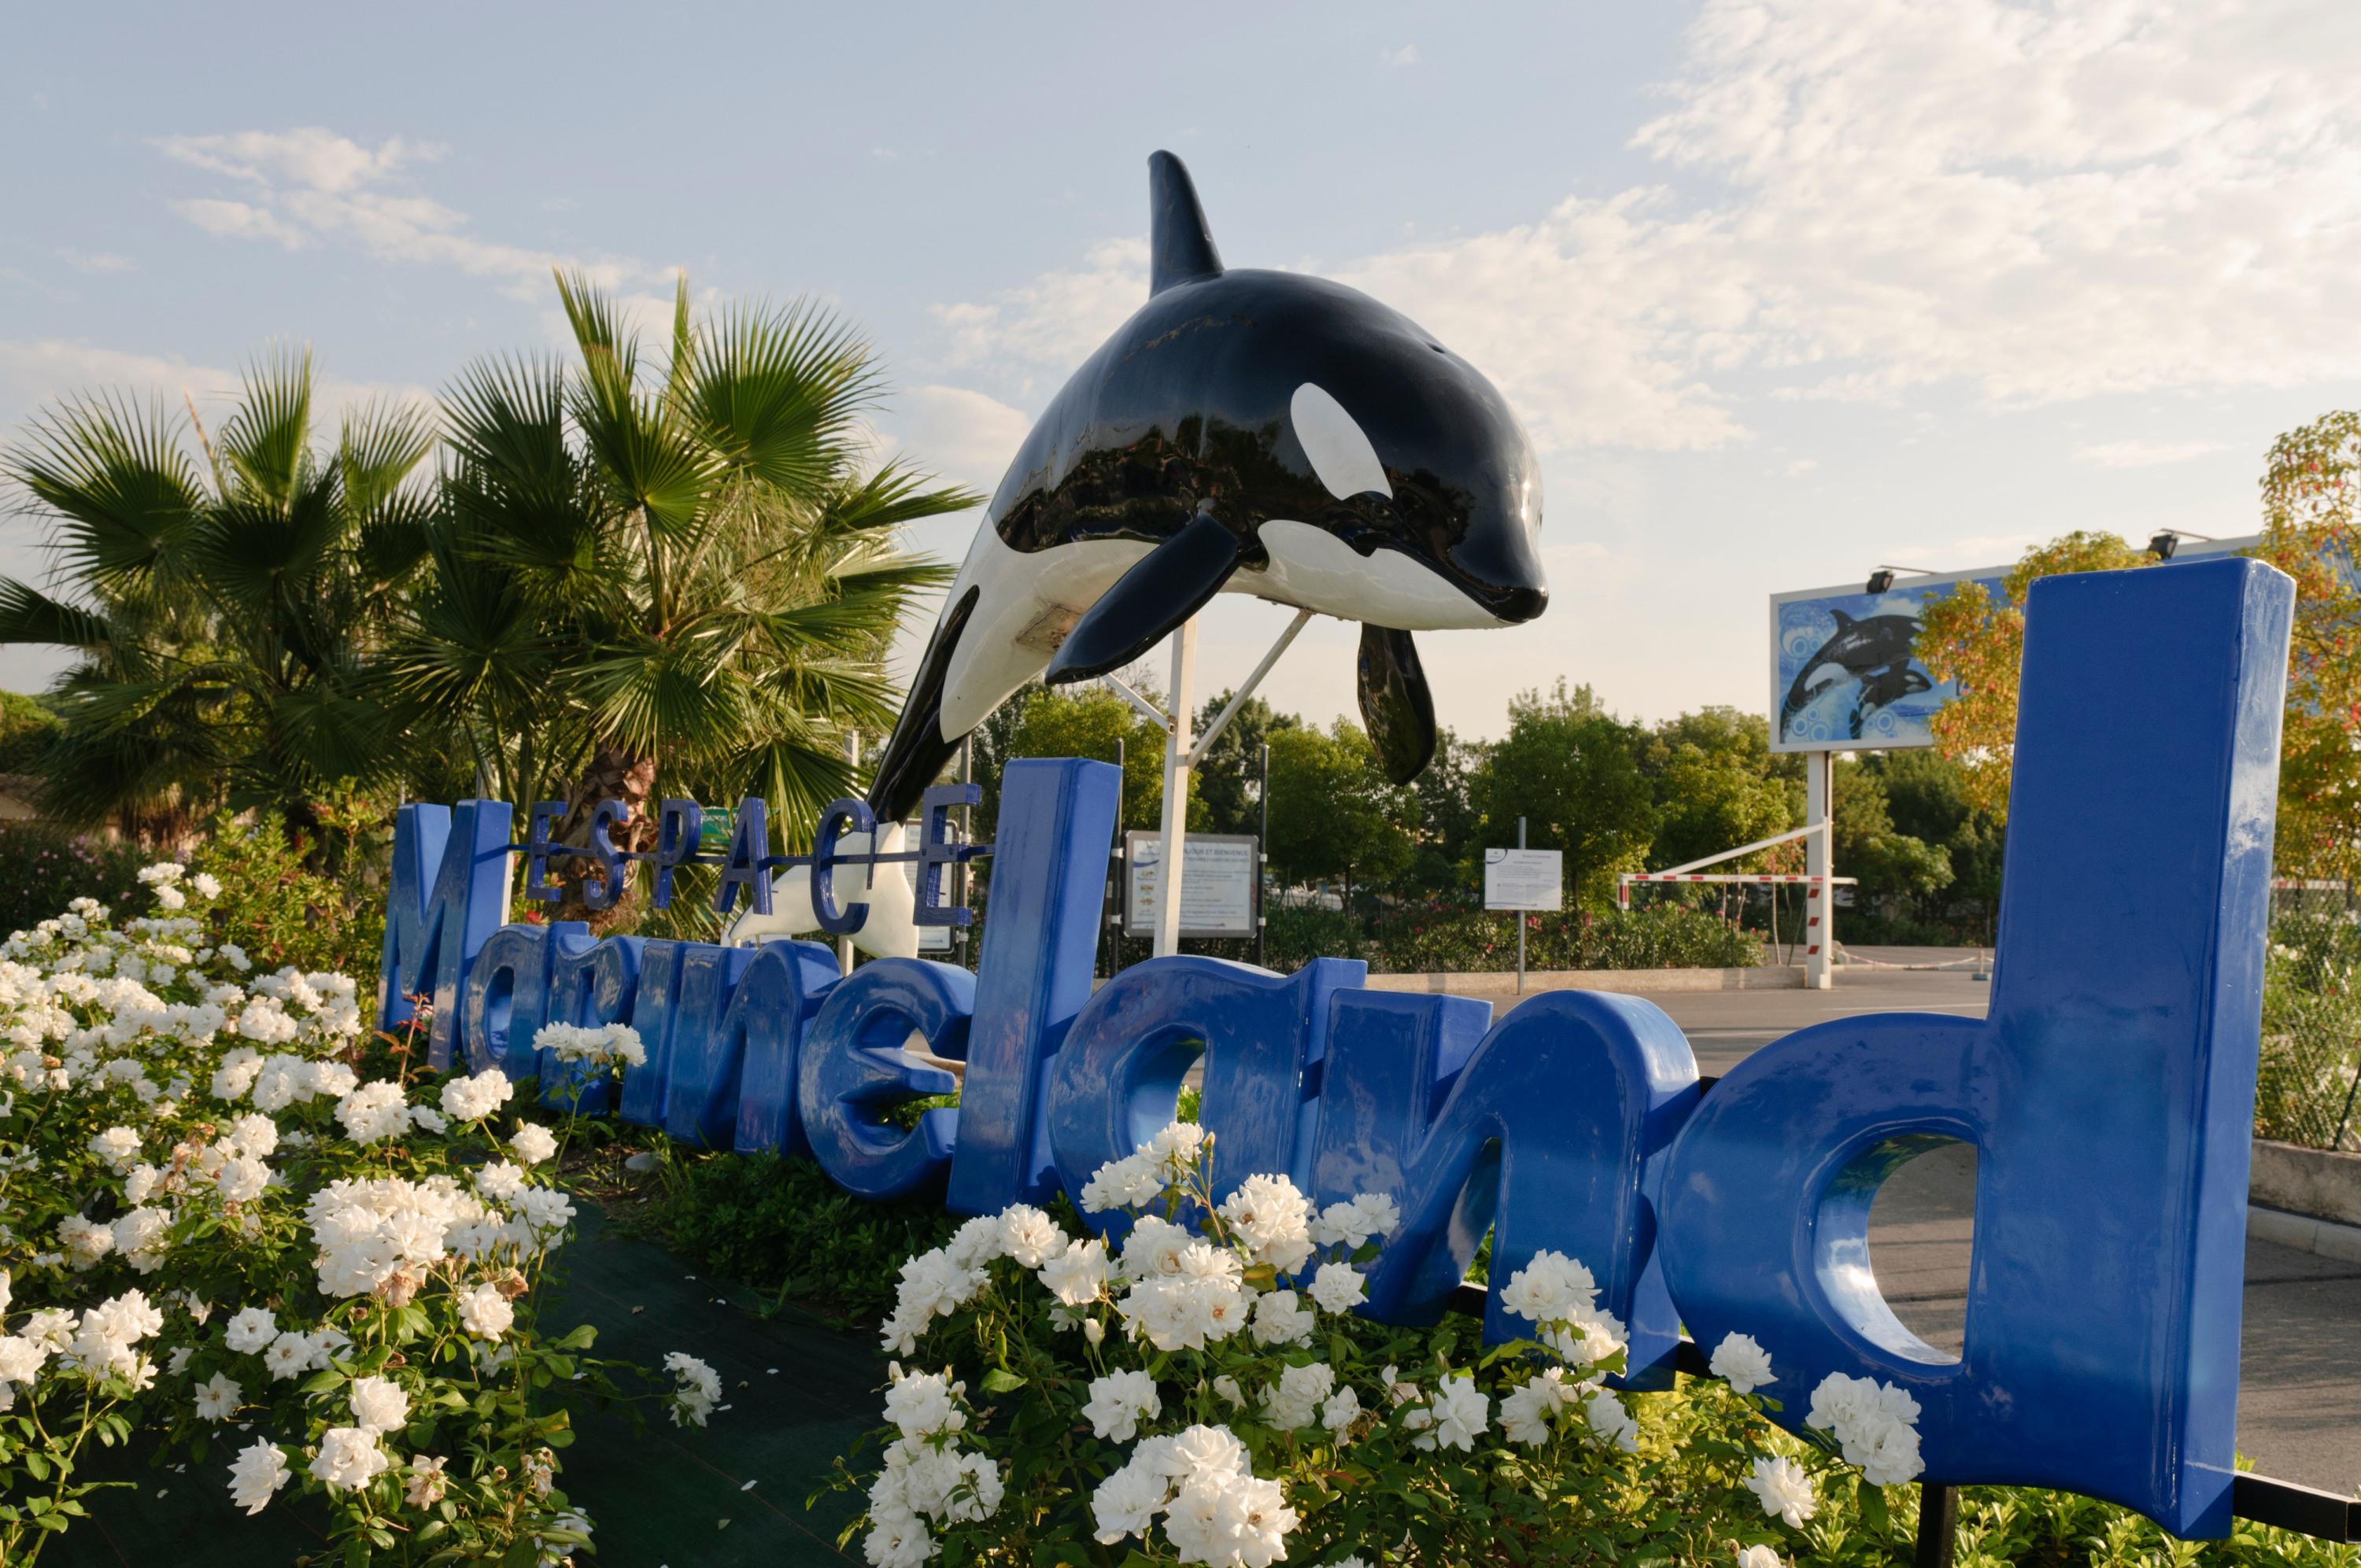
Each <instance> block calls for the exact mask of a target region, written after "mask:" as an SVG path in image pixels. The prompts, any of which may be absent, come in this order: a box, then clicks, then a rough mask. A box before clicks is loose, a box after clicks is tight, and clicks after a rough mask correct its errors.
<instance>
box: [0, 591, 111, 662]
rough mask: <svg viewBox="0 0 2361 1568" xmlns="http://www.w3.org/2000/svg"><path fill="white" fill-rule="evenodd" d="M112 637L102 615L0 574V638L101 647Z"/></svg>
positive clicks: (72, 646)
mask: <svg viewBox="0 0 2361 1568" xmlns="http://www.w3.org/2000/svg"><path fill="white" fill-rule="evenodd" d="M113 641H115V629H114V628H113V627H111V626H109V625H108V624H107V621H106V618H105V617H104V616H102V615H97V614H94V613H93V612H92V611H90V610H87V609H82V608H81V607H80V606H78V605H71V604H67V603H64V602H63V601H61V600H59V599H53V598H49V595H47V594H45V593H43V592H41V591H40V590H39V589H38V588H36V587H31V586H30V585H28V584H26V583H20V582H18V581H17V580H16V578H14V577H0V642H47V643H51V644H55V645H57V646H59V647H64V648H104V647H106V646H108V645H109V644H110V643H112V642H113Z"/></svg>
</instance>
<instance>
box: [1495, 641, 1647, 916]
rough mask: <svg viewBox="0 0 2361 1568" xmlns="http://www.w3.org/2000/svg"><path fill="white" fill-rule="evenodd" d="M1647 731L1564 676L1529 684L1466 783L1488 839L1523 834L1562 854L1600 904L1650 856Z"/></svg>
mask: <svg viewBox="0 0 2361 1568" xmlns="http://www.w3.org/2000/svg"><path fill="white" fill-rule="evenodd" d="M1646 740H1647V737H1646V732H1645V731H1643V730H1642V729H1640V727H1639V726H1637V725H1635V724H1628V723H1625V722H1624V721H1623V720H1621V719H1619V718H1616V717H1615V716H1614V715H1612V714H1610V713H1609V712H1608V711H1607V709H1606V708H1605V707H1603V706H1602V705H1601V704H1600V703H1599V701H1598V696H1597V695H1596V694H1594V693H1593V692H1592V691H1591V689H1590V688H1589V687H1588V686H1587V685H1583V686H1576V687H1574V688H1573V689H1571V690H1569V689H1568V688H1567V686H1566V684H1565V681H1564V680H1563V679H1561V680H1560V681H1559V682H1558V683H1557V685H1556V688H1555V689H1554V691H1553V692H1552V693H1551V694H1550V695H1549V696H1543V695H1542V694H1541V693H1539V692H1536V691H1528V692H1525V693H1523V694H1521V696H1517V697H1515V698H1513V699H1512V700H1511V701H1510V704H1509V733H1508V735H1507V736H1506V737H1505V738H1503V739H1502V740H1500V741H1499V744H1497V745H1495V746H1494V747H1492V749H1491V751H1490V752H1489V754H1488V755H1487V756H1486V758H1485V759H1484V762H1483V765H1482V766H1481V767H1480V768H1479V769H1477V773H1476V774H1475V776H1474V778H1473V779H1472V780H1471V781H1470V784H1469V792H1468V793H1469V798H1470V800H1471V802H1472V803H1473V804H1474V806H1475V807H1476V810H1477V815H1478V817H1479V818H1480V819H1481V823H1482V827H1481V831H1482V832H1483V834H1484V835H1485V842H1486V843H1487V844H1488V845H1492V846H1496V847H1497V846H1500V845H1510V844H1514V843H1515V842H1516V833H1517V818H1518V817H1524V818H1526V821H1527V839H1526V842H1527V843H1528V844H1529V845H1530V846H1531V847H1532V848H1533V849H1537V850H1563V851H1564V852H1565V875H1566V883H1567V886H1568V889H1569V891H1570V894H1571V896H1572V897H1573V898H1574V900H1575V901H1576V903H1578V904H1582V905H1587V906H1590V907H1593V908H1603V907H1605V906H1606V905H1609V903H1611V902H1612V901H1613V899H1614V894H1615V876H1616V873H1617V872H1627V871H1638V870H1640V869H1641V867H1642V865H1643V864H1645V862H1646V860H1647V855H1648V847H1649V845H1650V844H1651V843H1652V842H1653V839H1654V835H1655V829H1656V806H1655V801H1654V795H1653V790H1651V788H1650V787H1649V781H1648V777H1647V775H1646V774H1645V773H1643V772H1642V770H1641V765H1640V760H1641V756H1642V751H1643V750H1644V748H1645V746H1646Z"/></svg>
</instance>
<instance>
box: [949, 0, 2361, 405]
mask: <svg viewBox="0 0 2361 1568" xmlns="http://www.w3.org/2000/svg"><path fill="white" fill-rule="evenodd" d="M1664 92H1665V95H1666V96H1667V97H1668V98H1669V99H1670V101H1671V104H1672V106H1671V108H1670V109H1669V111H1668V112H1666V113H1664V114H1663V115H1660V116H1658V117H1657V118H1655V119H1654V120H1653V121H1650V122H1649V123H1647V124H1646V125H1644V126H1642V127H1641V128H1640V129H1639V130H1638V132H1637V133H1636V134H1635V136H1634V137H1633V140H1632V145H1633V146H1634V147H1635V148H1637V149H1639V150H1640V151H1642V152H1643V153H1645V154H1647V155H1649V156H1650V157H1652V158H1653V159H1656V160H1657V161H1658V162H1659V163H1660V164H1662V165H1663V166H1664V168H1665V170H1667V172H1668V174H1672V175H1676V176H1677V177H1678V179H1679V181H1680V183H1679V186H1678V193H1676V192H1675V187H1674V186H1673V185H1671V184H1670V183H1664V184H1644V185H1641V186H1637V187H1634V188H1631V189H1626V190H1623V191H1620V192H1604V193H1591V192H1583V193H1579V194H1576V195H1571V196H1568V197H1566V198H1565V199H1563V200H1561V201H1559V202H1558V203H1556V204H1555V205H1554V206H1553V207H1552V208H1551V209H1550V210H1549V211H1548V212H1547V213H1546V214H1543V215H1541V216H1539V217H1538V218H1536V219H1534V220H1533V221H1532V222H1529V223H1526V224H1521V225H1512V226H1510V227H1506V228H1501V229H1498V230H1494V231H1490V232H1485V233H1479V234H1474V235H1463V236H1454V237H1450V238H1447V239H1441V240H1432V241H1419V242H1412V243H1409V244H1406V245H1404V246H1402V247H1400V248H1398V249H1395V250H1391V251H1389V252H1386V253H1384V254H1380V255H1377V256H1372V257H1366V258H1345V259H1344V260H1342V261H1339V262H1334V263H1331V264H1329V265H1327V266H1325V267H1323V270H1324V271H1326V272H1328V273H1329V274H1330V275H1331V276H1334V277H1336V278H1338V279H1340V280H1344V281H1345V282H1349V283H1353V284H1355V285H1356V286H1357V287H1360V288H1363V289H1366V290H1367V291H1370V292H1372V293H1374V294H1376V295H1378V297H1379V298H1381V299H1383V300H1385V301H1386V302H1389V303H1390V304H1393V305H1395V306H1397V307H1398V308H1400V309H1401V310H1402V311H1404V312H1405V313H1408V314H1409V315H1411V317H1412V318H1414V319H1415V320H1417V321H1419V322H1420V323H1422V324H1423V325H1424V326H1426V327H1427V328H1428V329H1430V330H1431V331H1433V332H1434V333H1435V334H1437V336H1439V337H1440V338H1441V339H1442V340H1443V341H1444V342H1446V343H1448V344H1450V345H1452V346H1453V347H1454V348H1455V349H1456V350H1458V351H1459V352H1460V353H1462V354H1464V355H1466V356H1467V357H1468V358H1469V359H1471V360H1472V361H1474V362H1475V363H1476V364H1477V365H1479V366H1481V367H1483V368H1484V369H1485V371H1486V373H1487V374H1488V375H1489V376H1491V377H1492V378H1493V379H1494V380H1495V381H1496V382H1498V383H1499V386H1500V387H1501V389H1502V390H1503V391H1504V392H1505V393H1506V394H1507V395H1508V396H1509V398H1510V401H1511V402H1512V403H1513V404H1514V405H1515V406H1516V407H1517V409H1518V410H1519V411H1520V413H1521V415H1522V417H1523V418H1524V419H1525V421H1526V422H1527V424H1528V426H1529V427H1530V428H1531V429H1532V433H1533V435H1534V437H1535V440H1536V441H1537V443H1539V444H1541V445H1542V446H1543V448H1544V449H1558V450H1565V449H1576V448H1584V447H1592V448H1596V447H1600V446H1608V447H1625V448H1632V449H1639V450H1683V449H1693V448H1703V447H1713V446H1718V445H1724V444H1730V443H1733V442H1737V441H1741V440H1743V439H1745V438H1746V437H1747V436H1748V434H1749V430H1748V426H1747V423H1746V421H1745V418H1744V416H1743V411H1744V410H1745V408H1747V407H1748V406H1749V405H1750V403H1751V402H1752V400H1758V399H1762V398H1769V399H1773V400H1789V401H1839V402H1883V403H1889V404H1899V403H1902V402H1905V401H1906V400H1908V399H1909V398H1910V397H1911V396H1913V395H1914V394H1916V393H1917V392H1920V391H1922V390H1924V389H1930V388H1935V387H1939V386H1957V387H1960V388H1963V389H1967V390H1968V391H1969V392H1971V394H1972V395H1973V396H1974V397H1976V399H1977V400H1979V401H1980V402H1982V404H1983V405H1984V406H1986V407H1988V408H2026V407H2037V406H2042V405H2048V404H2055V403H2058V402H2062V401H2070V400H2080V399H2087V398H2092V397H2097V396H2102V395H2106V394H2111V393H2125V392H2150V391H2156V390H2163V389H2185V388H2199V387H2202V388H2222V389H2231V388H2273V387H2289V386H2305V385H2314V384H2318V383H2321V382H2324V381H2331V380H2336V379H2341V378H2350V377H2354V376H2356V375H2361V315H2356V313H2353V312H2351V311H2348V310H2346V309H2345V308H2344V302H2345V295H2346V293H2347V291H2348V289H2349V280H2350V279H2351V278H2352V277H2354V276H2355V275H2356V272H2361V7H2355V6H2352V5H2349V4H2345V3H2344V0H2279V3H2276V4H2268V5H2257V4H2252V3H2249V0H2191V3H2189V4H2184V5H2160V4H2152V3H2142V0H2115V3H2112V4H2108V5H2096V6H2081V7H2049V6H2027V5H2015V4H2003V3H2001V0H1706V3H1705V5H1704V6H1703V9H1702V10H1701V12H1700V13H1699V15H1698V16H1697V20H1696V21H1695V23H1694V24H1693V25H1692V27H1691V28H1690V30H1689V33H1688V35H1687V38H1686V51H1685V54H1684V58H1683V60H1682V63H1681V65H1680V67H1679V68H1678V70H1677V71H1676V72H1675V76H1674V79H1673V80H1672V81H1671V82H1669V83H1667V84H1666V85H1665V88H1664ZM1211 194H1212V195H1213V204H1214V207H1215V213H1214V221H1215V225H1216V228H1217V229H1218V227H1219V222H1220V213H1219V207H1220V193H1219V190H1218V185H1217V184H1216V187H1215V188H1214V189H1213V191H1212V192H1211ZM1144 274H1145V258H1144V253H1143V252H1142V251H1141V249H1140V248H1139V247H1138V244H1137V241H1127V242H1109V243H1108V244H1105V245H1102V246H1100V247H1097V248H1096V249H1094V250H1093V251H1092V252H1091V253H1090V255H1089V257H1088V258H1086V260H1085V263H1084V265H1083V266H1082V268H1081V269H1075V270H1061V271H1055V272H1050V273H1046V274H1044V275H1042V276H1041V277H1040V278H1038V279H1037V280H1034V281H1033V282H1032V283H1030V284H1028V285H1026V286H1025V287H1022V288H1019V289H1016V290H1011V291H1007V292H1005V293H1003V294H1001V295H999V296H997V297H995V298H994V299H991V300H988V301H985V302H981V303H970V304H958V305H951V306H946V307H942V308H940V309H939V311H938V313H937V314H938V317H939V320H940V321H941V323H942V324H943V325H944V326H945V327H946V328H947V329H948V330H949V332H950V336H951V341H952V352H953V358H954V363H957V364H960V365H961V366H990V367H992V368H994V369H997V370H1003V371H1005V372H1008V373H1010V374H1013V375H1015V376H1016V377H1017V378H1019V380H1020V383H1021V385H1022V386H1023V387H1024V388H1025V389H1027V391H1028V392H1029V391H1030V390H1031V389H1033V388H1035V387H1037V386H1038V385H1039V384H1040V382H1041V380H1042V379H1043V378H1046V377H1047V376H1049V375H1050V374H1052V373H1055V374H1059V375H1062V374H1063V373H1064V372H1065V371H1066V370H1069V369H1071V367H1072V366H1073V365H1074V364H1076V363H1077V362H1078V361H1079V360H1080V359H1081V358H1082V356H1083V355H1085V354H1087V353H1088V352H1089V351H1090V349H1091V348H1093V346H1095V345H1096V344H1097V343H1098V342H1099V341H1100V339H1101V338H1102V337H1103V336H1104V334H1105V333H1106V332H1107V331H1108V330H1110V329H1111V328H1112V327H1113V326H1114V324H1115V323H1116V322H1119V321H1120V320H1122V318H1123V316H1124V315H1125V314H1126V313H1128V312H1129V311H1130V310H1131V309H1132V308H1134V307H1135V306H1136V305H1137V302H1138V301H1139V299H1140V298H1141V297H1142V294H1143V292H1144Z"/></svg>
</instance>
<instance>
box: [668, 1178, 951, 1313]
mask: <svg viewBox="0 0 2361 1568" xmlns="http://www.w3.org/2000/svg"><path fill="white" fill-rule="evenodd" d="M661 1159H662V1161H663V1163H662V1165H661V1167H660V1169H661V1172H662V1175H663V1187H662V1196H661V1197H660V1198H659V1199H658V1200H657V1201H656V1202H655V1204H654V1205H653V1207H652V1208H651V1209H650V1210H649V1211H648V1212H646V1213H645V1215H644V1216H643V1219H642V1223H644V1224H646V1225H647V1226H648V1227H650V1228H652V1229H653V1231H654V1232H655V1233H656V1234H658V1235H659V1236H661V1238H662V1239H663V1241H664V1245H666V1246H669V1247H671V1248H672V1249H673V1250H674V1251H675V1252H678V1253H681V1254H683V1255H686V1256H688V1257H692V1258H695V1259H696V1260H697V1261H698V1262H699V1263H700V1264H702V1265H704V1266H707V1267H708V1268H709V1269H711V1270H712V1271H713V1272H714V1273H716V1274H720V1275H726V1276H728V1277H730V1278H733V1279H739V1280H742V1281H744V1282H745V1283H746V1284H749V1285H752V1286H753V1287H754V1288H757V1289H759V1290H763V1291H765V1292H768V1293H769V1294H771V1296H772V1297H773V1298H774V1300H776V1301H779V1302H782V1303H784V1302H788V1301H792V1302H795V1303H796V1304H797V1305H799V1306H805V1307H809V1308H811V1309H813V1310H817V1311H818V1312H820V1313H821V1314H822V1315H826V1316H833V1317H837V1318H840V1319H846V1320H853V1321H861V1322H864V1323H866V1322H874V1321H877V1320H878V1319H879V1318H882V1317H884V1315H885V1311H886V1310H887V1309H888V1308H889V1307H891V1306H892V1305H893V1304H894V1282H895V1269H896V1268H898V1267H899V1266H900V1265H901V1260H902V1259H903V1258H904V1257H906V1256H908V1255H910V1254H911V1253H913V1252H923V1251H925V1250H927V1249H928V1247H932V1246H936V1245H939V1244H940V1243H941V1242H942V1240H943V1238H945V1237H946V1236H948V1235H950V1234H951V1230H952V1228H953V1226H954V1225H955V1224H956V1223H957V1222H956V1220H955V1219H954V1218H953V1217H951V1216H950V1215H947V1214H945V1213H944V1212H943V1209H942V1205H941V1204H940V1203H939V1202H936V1201H931V1200H922V1199H906V1200H898V1201H892V1202H884V1203H872V1202H868V1201H864V1200H862V1199H859V1198H855V1197H853V1196H852V1195H851V1193H849V1192H847V1191H845V1190H844V1189H842V1188H840V1187H839V1186H837V1185H836V1184H835V1183H834V1182H833V1181H830V1180H829V1179H828V1177H827V1175H826V1174H825V1173H824V1172H823V1171H821V1169H820V1168H819V1167H818V1165H816V1164H814V1163H813V1162H812V1161H810V1160H808V1159H797V1158H792V1157H781V1156H778V1155H775V1154H729V1153H721V1154H709V1153H705V1152H703V1151H698V1150H692V1149H690V1148H687V1147H686V1146H682V1145H677V1144H674V1145H669V1146H667V1147H666V1148H665V1149H664V1152H663V1154H662V1155H661Z"/></svg>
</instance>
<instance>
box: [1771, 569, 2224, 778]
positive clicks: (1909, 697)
mask: <svg viewBox="0 0 2361 1568" xmlns="http://www.w3.org/2000/svg"><path fill="white" fill-rule="evenodd" d="M2253 543H2255V540H2254V538H2252V537H2246V538H2238V539H2216V540H2199V539H2184V540H2182V541H2181V542H2180V547H2179V549H2178V550H2176V551H2175V552H2174V554H2173V557H2172V559H2173V562H2174V563H2175V564H2179V563H2181V562H2185V561H2193V560H2202V559H2204V558H2205V557H2208V556H2214V555H2222V554H2229V553H2231V552H2234V551H2238V550H2244V549H2246V548H2247V547H2249V546H2250V545H2252V544H2253ZM2011 570H2012V568H2011V567H2009V566H1984V567H1979V568H1976V569H1974V570H1972V571H1966V572H1941V573H1937V574H1935V575H1933V576H1897V577H1895V578H1894V582H1893V584H1892V586H1891V587H1888V588H1887V589H1886V590H1885V591H1884V592H1883V593H1880V594H1872V593H1870V592H1869V591H1867V588H1866V586H1865V585H1853V586H1847V587H1829V588H1803V589H1799V590H1797V591H1795V592H1793V593H1784V594H1773V595H1772V596H1771V703H1770V713H1771V749H1772V750H1773V751H1900V750H1903V749H1905V748H1907V747H1913V746H1931V745H1933V744H1934V743H1935V736H1934V731H1933V729H1931V728H1930V724H1931V721H1932V720H1933V718H1934V717H1935V715H1936V713H1937V712H1938V710H1939V709H1940V708H1941V707H1943V705H1944V704H1945V703H1948V702H1949V701H1951V700H1952V699H1953V698H1955V697H1957V696H1959V695H1960V688H1959V687H1958V686H1957V685H1954V684H1952V683H1951V682H1949V681H1938V680H1936V679H1935V678H1934V676H1933V674H1931V673H1929V672H1928V670H1927V666H1926V665H1925V664H1923V663H1919V662H1918V659H1917V656H1916V653H1915V652H1914V651H1913V646H1914V644H1915V643H1916V641H1917V638H1918V618H1919V616H1920V614H1921V613H1922V612H1923V611H1924V610H1925V609H1926V608H1927V606H1928V605H1929V604H1932V603H1934V602H1935V601H1936V600H1937V599H1938V598H1942V597H1943V596H1944V595H1946V594H1948V593H1950V592H1951V591H1952V590H1953V589H1954V588H1955V587H1958V586H1959V585H1960V584H1961V583H1971V582H1972V583H1981V584H1982V585H1983V588H1984V591H1985V592H1986V593H1988V594H1990V595H1991V596H1992V597H1993V599H1995V600H1998V599H1999V598H2001V597H2002V594H2003V592H2004V588H2005V585H2006V583H2007V579H2008V574H2009V572H2010V571H2011Z"/></svg>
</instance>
